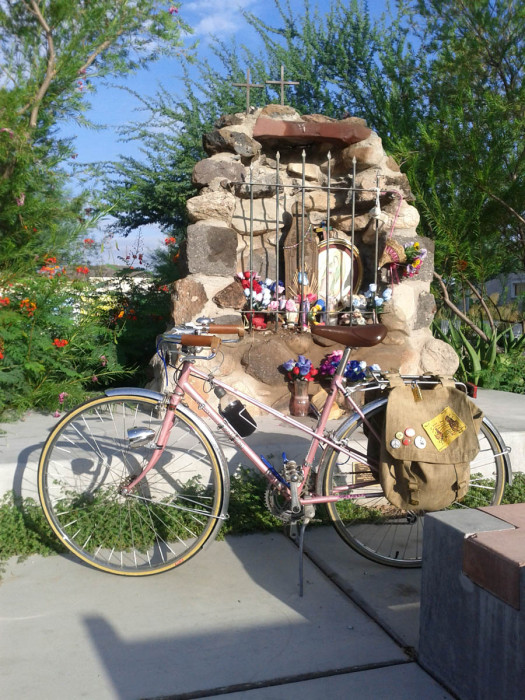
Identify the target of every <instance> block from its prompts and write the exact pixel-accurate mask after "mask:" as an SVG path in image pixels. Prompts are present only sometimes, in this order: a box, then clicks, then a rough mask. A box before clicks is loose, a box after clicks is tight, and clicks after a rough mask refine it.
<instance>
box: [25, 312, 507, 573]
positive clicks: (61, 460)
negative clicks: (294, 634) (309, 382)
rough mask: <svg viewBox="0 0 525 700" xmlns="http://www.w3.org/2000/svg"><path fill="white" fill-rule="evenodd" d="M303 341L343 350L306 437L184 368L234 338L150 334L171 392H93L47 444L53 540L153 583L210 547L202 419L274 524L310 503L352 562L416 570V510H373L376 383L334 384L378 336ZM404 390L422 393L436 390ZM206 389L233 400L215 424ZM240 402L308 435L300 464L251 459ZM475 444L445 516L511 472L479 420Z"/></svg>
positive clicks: (217, 504)
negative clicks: (247, 473)
mask: <svg viewBox="0 0 525 700" xmlns="http://www.w3.org/2000/svg"><path fill="white" fill-rule="evenodd" d="M312 332H313V333H318V334H319V335H323V336H324V337H325V338H331V339H333V340H335V341H338V342H340V343H342V344H343V345H345V346H346V350H345V351H344V352H343V356H342V359H341V362H340V364H339V366H338V368H337V371H336V374H335V376H334V378H333V381H332V384H331V388H330V390H329V393H328V397H327V400H326V403H325V405H324V407H323V410H322V411H321V413H320V414H319V415H318V417H317V421H316V424H315V425H314V427H313V428H310V427H308V425H306V424H305V423H302V422H299V421H298V420H296V419H294V418H293V417H291V416H288V415H284V414H282V413H280V412H279V411H277V410H275V409H274V408H271V407H270V406H267V405H265V404H264V403H262V402H261V401H258V400H257V399H255V398H253V397H250V396H247V395H246V394H244V393H242V392H241V391H238V390H236V389H234V388H233V387H230V386H228V385H227V384H226V383H225V382H223V381H222V380H220V379H218V378H217V377H215V376H214V375H213V373H212V372H209V373H207V372H204V371H202V369H200V368H199V367H197V366H196V365H195V360H197V359H202V358H205V359H212V358H213V357H215V355H216V352H217V349H218V347H219V345H220V343H221V339H220V338H218V334H230V335H234V334H237V335H238V336H239V337H240V335H241V333H242V329H239V328H237V327H232V326H214V325H212V324H211V322H210V321H209V320H203V322H201V323H199V324H193V325H192V326H190V327H180V328H174V329H173V330H172V331H170V332H169V333H166V334H164V335H163V336H162V337H161V339H159V347H158V351H159V353H160V354H161V356H162V357H163V358H164V361H165V364H166V366H167V365H171V366H172V367H175V386H174V390H173V391H172V392H169V393H167V394H162V393H158V392H155V391H149V390H146V389H131V388H125V389H110V390H107V391H106V392H105V395H104V396H101V397H99V398H95V399H92V400H90V401H88V402H86V403H84V404H82V405H81V406H78V407H77V408H75V409H73V410H72V411H70V412H69V413H68V414H67V415H66V416H64V418H63V419H62V420H61V421H59V422H58V423H57V425H56V427H55V428H54V430H53V431H52V432H51V434H50V436H49V438H48V439H47V441H46V443H45V445H44V448H43V451H42V455H41V458H40V463H39V470H38V488H39V494H40V499H41V503H42V507H43V509H44V513H45V515H46V518H47V519H48V521H49V523H50V525H51V527H52V528H53V530H54V532H55V533H56V535H57V537H58V538H59V539H60V540H61V541H62V542H63V544H64V545H65V546H66V547H67V548H68V549H69V550H71V551H72V552H73V553H74V554H75V555H77V556H78V557H80V559H82V560H83V561H84V562H86V563H87V564H90V565H91V566H94V567H96V568H97V569H101V570H102V571H107V572H111V573H114V574H121V575H125V576H143V575H148V574H155V573H160V572H163V571H167V570H168V569H172V568H174V567H176V566H179V565H180V564H182V563H184V562H185V561H188V560H189V559H190V558H191V557H193V556H194V555H195V554H197V553H198V552H199V551H200V550H201V549H202V548H203V547H204V545H205V544H207V543H209V542H210V541H212V540H213V539H214V538H215V536H216V535H217V533H218V531H219V529H220V527H221V524H222V523H223V521H224V520H225V519H226V518H227V517H228V515H227V509H228V499H229V472H228V465H227V462H226V459H225V457H224V454H223V451H222V449H221V447H220V445H219V443H218V442H217V439H216V438H215V436H214V434H213V433H212V430H211V429H210V423H211V424H215V425H216V426H217V428H218V429H219V430H220V431H222V433H223V434H224V435H225V436H226V437H227V438H228V439H229V440H231V442H232V443H233V444H234V445H235V446H236V447H237V448H238V449H239V450H240V451H241V452H242V453H243V454H244V455H245V456H246V457H247V459H248V460H250V462H252V464H253V465H254V466H255V468H256V469H258V470H259V471H260V472H261V474H263V475H264V476H265V477H266V479H267V480H268V488H267V491H266V504H267V506H268V508H269V510H270V511H271V512H272V513H273V514H274V515H275V516H277V517H278V518H279V519H280V520H282V521H283V522H285V523H301V524H302V525H303V530H302V532H303V533H304V526H305V525H306V523H308V522H309V521H310V520H311V519H312V518H313V516H314V513H315V509H316V506H318V505H323V506H324V507H326V508H327V510H328V515H329V518H330V520H331V522H332V524H333V525H334V527H335V528H336V530H337V532H338V533H339V535H340V536H341V537H342V538H343V540H344V541H345V542H346V543H347V544H348V545H350V546H351V547H353V548H354V549H355V550H357V551H358V552H360V553H361V554H363V555H364V556H366V557H368V558H370V559H372V560H374V561H376V562H380V563H382V564H387V565H391V566H401V567H414V566H419V565H420V563H421V554H422V527H423V521H424V513H422V512H417V511H407V510H401V509H398V508H396V507H394V506H393V505H391V504H390V503H389V502H388V501H387V499H386V498H385V496H384V494H383V492H382V489H381V486H380V484H379V481H378V477H377V465H376V462H375V461H374V458H373V456H371V455H373V454H374V453H375V454H376V455H377V454H378V452H377V450H374V449H371V447H374V445H375V446H377V445H379V442H380V440H381V439H382V435H381V425H382V422H381V421H382V419H383V418H384V413H385V407H386V401H387V398H386V397H387V393H388V388H389V383H388V378H387V377H385V376H383V375H381V374H380V373H377V372H373V373H371V374H370V378H369V379H368V380H367V381H364V382H362V383H360V384H358V385H356V386H346V385H345V381H344V378H343V374H344V370H345V367H346V365H347V362H348V359H349V356H350V352H351V350H350V348H352V347H353V348H356V347H370V346H373V345H375V344H377V343H379V342H380V341H381V340H382V339H383V338H384V336H385V334H386V329H385V328H384V326H382V325H381V324H372V325H366V326H353V327H348V326H347V327H344V326H317V327H314V328H313V329H312ZM230 340H235V339H234V338H232V339H230ZM236 340H237V341H238V338H237V339H236ZM224 342H228V341H227V340H226V341H224ZM203 353H204V354H203ZM190 379H191V381H190ZM196 379H197V380H201V381H202V382H203V386H204V391H203V392H199V391H197V390H196V389H195V387H194V384H195V381H194V380H196ZM406 381H407V382H411V383H417V384H420V385H424V384H425V383H427V384H428V383H434V384H435V381H436V380H435V379H433V378H432V377H406ZM210 390H213V391H214V392H215V393H216V394H217V395H218V396H221V395H222V394H223V393H224V392H225V391H226V392H228V394H231V395H233V396H234V397H236V398H237V399H238V401H236V402H235V403H234V404H233V405H231V406H230V407H228V409H226V410H225V411H224V412H223V413H222V414H221V413H220V412H219V411H218V410H215V409H214V408H213V407H212V406H211V405H210V404H209V403H208V401H207V399H206V393H207V392H209V391H210ZM371 391H373V392H375V393H376V394H378V395H379V398H374V399H373V400H372V401H370V402H369V403H365V405H364V406H363V407H360V406H359V405H358V402H357V401H356V399H355V394H356V392H371ZM338 394H340V395H341V396H342V397H344V400H345V401H346V403H347V405H348V407H349V408H350V409H351V411H352V414H351V415H350V416H349V417H348V416H347V417H344V418H343V419H341V420H340V421H339V423H338V425H336V426H335V427H333V426H332V421H329V420H328V417H329V415H330V410H331V408H332V406H333V404H334V401H335V400H336V397H337V395H338ZM185 397H190V398H191V399H193V400H194V401H196V402H197V405H198V407H199V409H200V410H201V412H204V413H205V414H206V416H207V419H206V420H204V419H202V418H200V417H199V416H197V415H196V414H195V413H194V412H193V411H191V410H190V409H189V408H188V406H187V403H186V401H185ZM241 402H244V403H248V404H251V405H254V406H257V407H258V408H259V409H262V410H263V411H265V412H266V413H268V414H271V415H273V416H274V417H275V418H278V419H279V420H280V421H283V422H284V423H286V424H287V425H288V426H290V427H291V428H292V429H294V430H295V431H298V433H301V434H303V435H306V436H308V438H309V439H310V446H309V448H308V450H307V453H306V455H305V456H304V459H303V460H302V461H301V462H300V463H298V462H297V461H292V460H286V458H284V459H283V462H282V464H280V465H272V464H271V463H270V461H269V459H267V458H266V457H264V456H259V455H258V454H256V452H255V451H254V450H253V449H252V448H251V447H250V445H249V444H248V442H247V441H246V439H245V438H248V434H249V433H250V432H252V430H254V423H253V422H252V421H251V420H250V418H249V415H248V414H247V413H246V411H245V409H244V406H243V404H242V403H241ZM278 438H279V436H278V435H275V442H276V443H277V442H278ZM478 438H479V443H480V451H479V454H478V456H477V457H476V459H475V460H474V462H473V463H472V464H471V481H470V489H469V492H468V494H467V496H466V497H465V498H464V499H462V502H461V503H458V504H456V505H457V507H474V506H479V505H489V504H497V503H499V502H500V500H501V497H502V494H503V489H504V485H505V482H506V481H507V480H508V479H509V478H510V476H511V469H510V462H509V458H508V449H507V448H506V447H505V446H504V444H503V441H502V439H501V437H500V436H499V434H498V432H497V430H496V429H495V428H494V426H493V425H492V424H491V423H490V422H489V421H488V420H486V419H484V421H483V424H482V426H481V429H480V432H479V435H478Z"/></svg>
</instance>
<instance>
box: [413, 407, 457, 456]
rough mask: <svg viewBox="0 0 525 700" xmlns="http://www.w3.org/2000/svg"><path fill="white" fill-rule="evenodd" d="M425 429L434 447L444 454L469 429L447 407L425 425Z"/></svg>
mask: <svg viewBox="0 0 525 700" xmlns="http://www.w3.org/2000/svg"><path fill="white" fill-rule="evenodd" d="M423 428H424V429H425V430H426V432H427V435H428V436H429V438H430V439H431V440H432V442H433V444H434V447H435V448H436V449H437V450H438V451H439V452H442V451H443V450H445V449H446V448H447V447H448V446H449V445H450V444H451V443H452V442H454V440H455V439H456V438H458V437H459V436H460V435H461V433H463V432H464V431H465V430H466V429H467V426H466V425H465V423H463V421H462V420H461V418H460V417H459V416H457V415H456V414H455V413H454V411H453V410H452V409H451V408H450V406H447V407H446V408H444V409H443V410H442V411H441V413H439V414H438V415H437V416H436V417H435V418H432V419H431V420H429V421H427V422H426V423H423Z"/></svg>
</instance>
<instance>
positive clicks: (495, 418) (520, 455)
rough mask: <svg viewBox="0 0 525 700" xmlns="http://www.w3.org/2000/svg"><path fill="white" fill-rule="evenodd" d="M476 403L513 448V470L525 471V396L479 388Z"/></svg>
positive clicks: (511, 454)
mask: <svg viewBox="0 0 525 700" xmlns="http://www.w3.org/2000/svg"><path fill="white" fill-rule="evenodd" d="M476 403H477V404H478V406H479V407H480V408H481V410H482V411H483V413H484V414H485V415H486V416H487V418H489V419H490V420H491V421H492V422H493V423H494V425H495V426H496V428H497V429H498V431H499V433H500V434H501V437H502V438H503V441H504V443H505V444H506V445H508V447H510V448H511V453H510V461H511V464H512V471H513V472H514V473H515V472H525V396H524V395H523V394H511V393H509V392H506V391H495V390H494V389H478V397H477V399H476Z"/></svg>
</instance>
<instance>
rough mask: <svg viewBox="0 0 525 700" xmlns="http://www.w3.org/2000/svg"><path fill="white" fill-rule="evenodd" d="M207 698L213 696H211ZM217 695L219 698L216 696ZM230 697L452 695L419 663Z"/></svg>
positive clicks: (365, 699)
mask: <svg viewBox="0 0 525 700" xmlns="http://www.w3.org/2000/svg"><path fill="white" fill-rule="evenodd" d="M206 697H207V698H210V697H211V696H209V695H207V696H206ZM213 697H217V696H216V695H214V696H213ZM221 697H225V698H227V699H228V700H241V699H242V698H245V699H246V700H283V698H286V699H287V700H319V698H330V699H331V700H337V699H338V698H340V699H343V698H359V700H416V699H417V700H419V698H425V700H444V699H446V698H452V697H453V696H452V695H449V694H448V693H447V692H446V691H445V690H443V688H442V687H441V686H440V685H439V684H438V683H436V682H435V681H433V680H432V679H431V678H430V677H429V676H427V675H426V674H425V673H424V671H422V670H421V668H420V667H419V666H418V665H417V664H416V663H407V664H401V665H397V666H390V667H383V668H378V669H370V670H367V671H355V672H354V673H345V674H341V675H336V676H329V677H323V678H316V679H313V680H308V681H302V682H293V683H290V684H287V685H282V684H279V685H277V686H271V687H268V686H267V687H264V688H258V689H254V690H242V691H239V692H233V693H226V694H225V695H222V694H221Z"/></svg>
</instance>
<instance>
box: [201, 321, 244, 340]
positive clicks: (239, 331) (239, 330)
mask: <svg viewBox="0 0 525 700" xmlns="http://www.w3.org/2000/svg"><path fill="white" fill-rule="evenodd" d="M208 332H209V333H217V334H219V335H221V334H223V335H237V336H238V337H239V338H243V337H244V326H236V325H235V324H231V325H216V324H210V326H209V327H208Z"/></svg>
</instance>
